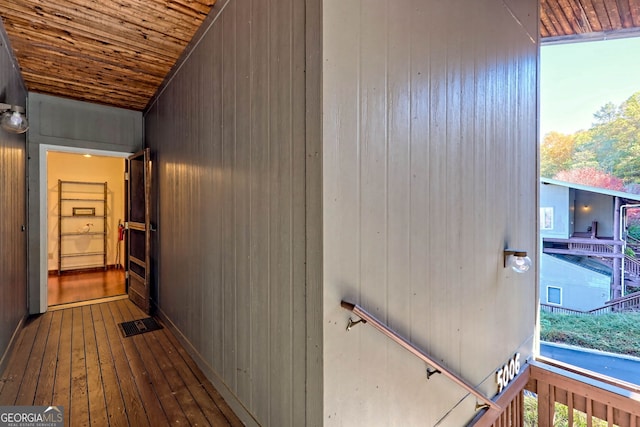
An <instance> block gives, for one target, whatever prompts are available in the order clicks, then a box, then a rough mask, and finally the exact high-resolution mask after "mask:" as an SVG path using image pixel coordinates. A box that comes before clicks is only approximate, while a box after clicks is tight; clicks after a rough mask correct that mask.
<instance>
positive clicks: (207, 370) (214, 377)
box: [154, 305, 260, 427]
mask: <svg viewBox="0 0 640 427" xmlns="http://www.w3.org/2000/svg"><path fill="white" fill-rule="evenodd" d="M154 308H155V314H156V315H157V316H158V317H159V318H160V320H162V322H163V323H164V324H165V326H167V328H168V329H169V330H170V331H171V332H172V333H173V335H174V336H175V337H176V338H177V339H178V341H180V344H182V346H183V347H184V348H185V350H186V351H187V353H189V355H190V356H191V357H192V358H193V360H194V361H195V362H196V364H197V365H198V367H199V368H200V369H201V370H202V372H203V373H204V375H205V376H206V377H207V378H208V379H209V381H211V383H212V384H213V386H214V387H215V388H216V390H218V392H219V393H220V395H221V396H222V398H223V399H224V400H225V401H226V402H227V404H228V405H229V406H230V407H231V409H232V410H233V412H235V414H236V415H237V416H238V418H240V421H242V423H243V424H244V425H245V426H248V427H260V423H259V422H258V420H256V419H255V417H254V416H253V415H252V414H251V412H249V410H248V409H247V408H246V407H245V406H244V404H243V403H242V402H241V401H240V399H238V396H236V394H235V393H234V392H233V391H232V390H231V389H230V388H229V387H228V386H227V385H226V384H225V382H224V381H223V380H222V378H220V376H219V375H218V374H217V373H216V371H215V370H214V369H213V368H212V367H211V366H209V364H208V363H207V361H206V360H204V358H203V357H202V355H201V354H200V353H199V352H198V351H197V350H196V348H195V347H194V346H193V345H192V344H191V342H190V341H189V340H188V339H187V338H186V337H185V336H184V335H183V334H182V332H180V329H178V327H177V326H176V325H175V324H174V323H173V322H172V321H171V319H169V317H168V316H167V314H166V313H165V312H164V311H162V309H160V308H159V307H158V306H157V305H154Z"/></svg>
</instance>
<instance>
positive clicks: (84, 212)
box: [71, 208, 96, 216]
mask: <svg viewBox="0 0 640 427" xmlns="http://www.w3.org/2000/svg"><path fill="white" fill-rule="evenodd" d="M71 209H72V214H73V216H95V215H96V208H71Z"/></svg>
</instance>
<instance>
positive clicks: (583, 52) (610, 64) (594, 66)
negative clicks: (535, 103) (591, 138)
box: [540, 37, 640, 139]
mask: <svg viewBox="0 0 640 427" xmlns="http://www.w3.org/2000/svg"><path fill="white" fill-rule="evenodd" d="M540 51H541V52H540V70H541V71H540V139H542V138H544V135H546V134H547V133H549V132H551V131H557V132H562V133H566V134H570V133H574V132H575V131H578V130H581V129H588V128H589V127H590V126H591V123H592V122H593V114H594V113H595V112H596V111H598V110H599V109H600V107H602V106H603V105H604V104H606V103H607V102H613V103H614V104H616V105H619V104H620V103H621V102H622V101H624V100H626V99H627V98H629V96H631V95H632V94H633V93H634V92H637V91H640V37H634V38H626V39H617V40H605V41H595V42H581V43H570V44H562V45H550V46H542V47H541V49H540Z"/></svg>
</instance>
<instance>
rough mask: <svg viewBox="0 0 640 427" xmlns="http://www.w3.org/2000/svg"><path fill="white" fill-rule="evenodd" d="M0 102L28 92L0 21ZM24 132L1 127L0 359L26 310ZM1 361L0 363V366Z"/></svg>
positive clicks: (18, 99) (20, 101)
mask: <svg viewBox="0 0 640 427" xmlns="http://www.w3.org/2000/svg"><path fill="white" fill-rule="evenodd" d="M0 44H1V45H2V46H0V102H2V103H11V104H16V105H20V106H22V107H24V106H25V103H26V96H27V92H26V90H25V88H24V85H23V83H22V80H21V77H20V74H19V72H18V70H17V67H15V66H14V62H13V60H12V56H11V54H10V53H9V52H10V50H9V47H8V46H7V43H6V36H5V33H4V28H3V27H2V22H0ZM25 141H26V138H25V134H22V135H16V134H10V133H7V132H5V131H3V130H0V207H2V215H1V216H0V256H1V257H2V262H0V362H1V360H2V356H3V355H4V353H5V351H6V349H7V346H8V345H9V342H10V340H11V337H12V335H13V333H14V331H15V330H16V327H17V326H18V324H19V323H20V321H21V319H22V318H23V317H24V316H25V315H26V314H27V249H26V248H27V241H26V235H27V234H26V232H25V231H23V230H22V226H23V225H24V226H26V223H27V220H26V202H25V197H26V184H25V182H26V181H25V180H26V176H25V161H26V159H25V157H26V156H25V152H26V145H25ZM1 367H2V363H0V370H1Z"/></svg>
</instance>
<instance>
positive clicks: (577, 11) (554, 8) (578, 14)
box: [540, 0, 640, 40]
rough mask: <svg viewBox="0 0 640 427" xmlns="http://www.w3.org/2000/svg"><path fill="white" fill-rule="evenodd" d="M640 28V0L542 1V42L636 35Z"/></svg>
mask: <svg viewBox="0 0 640 427" xmlns="http://www.w3.org/2000/svg"><path fill="white" fill-rule="evenodd" d="M638 27H640V0H540V36H541V37H542V39H543V40H544V39H545V38H560V39H563V38H565V39H566V38H570V39H576V38H578V39H579V38H580V37H581V36H585V35H589V34H593V33H596V34H598V33H600V34H601V35H607V34H611V33H625V32H626V33H629V34H633V33H634V31H637V29H638ZM635 35H638V33H637V32H636V33H635Z"/></svg>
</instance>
